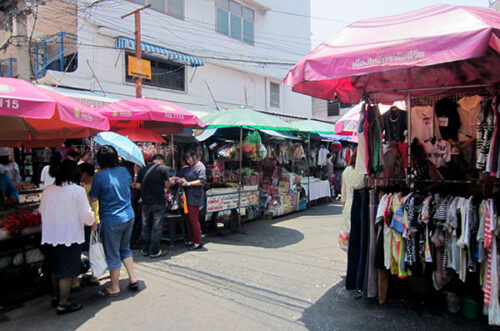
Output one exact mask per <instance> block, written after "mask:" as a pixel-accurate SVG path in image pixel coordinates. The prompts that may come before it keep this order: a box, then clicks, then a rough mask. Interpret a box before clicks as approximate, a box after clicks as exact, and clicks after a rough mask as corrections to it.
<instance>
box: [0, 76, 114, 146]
mask: <svg viewBox="0 0 500 331" xmlns="http://www.w3.org/2000/svg"><path fill="white" fill-rule="evenodd" d="M103 130H109V121H108V119H107V118H106V117H104V116H102V115H101V114H99V113H97V112H96V111H94V110H92V109H91V108H90V107H88V106H85V105H83V104H81V103H79V102H78V101H76V100H73V99H71V98H69V97H66V96H63V95H61V94H59V93H57V92H55V91H51V90H46V89H43V88H40V87H37V86H35V85H33V84H31V83H29V82H27V81H24V80H21V79H15V78H5V77H1V78H0V140H3V141H28V140H54V139H61V140H64V139H67V138H85V137H88V136H91V135H93V134H95V133H96V132H98V131H103Z"/></svg>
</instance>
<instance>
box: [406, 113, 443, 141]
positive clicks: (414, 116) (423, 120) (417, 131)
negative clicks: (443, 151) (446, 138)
mask: <svg viewBox="0 0 500 331" xmlns="http://www.w3.org/2000/svg"><path fill="white" fill-rule="evenodd" d="M435 128H438V125H437V120H436V116H434V108H433V107H432V106H415V107H412V108H411V140H412V141H413V138H415V137H416V138H418V141H420V142H424V141H425V140H427V139H431V138H432V137H437V138H441V134H440V133H439V130H435Z"/></svg>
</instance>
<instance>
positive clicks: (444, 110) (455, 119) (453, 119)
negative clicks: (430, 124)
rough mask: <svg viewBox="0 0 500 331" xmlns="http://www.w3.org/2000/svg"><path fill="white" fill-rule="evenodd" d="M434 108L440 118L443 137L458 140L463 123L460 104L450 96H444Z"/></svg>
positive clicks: (440, 130)
mask: <svg viewBox="0 0 500 331" xmlns="http://www.w3.org/2000/svg"><path fill="white" fill-rule="evenodd" d="M434 110H435V112H436V117H437V119H438V124H439V132H440V133H441V138H443V139H444V140H448V139H451V140H453V141H458V129H459V128H460V125H461V122H460V115H459V114H458V104H457V103H456V102H454V101H452V100H450V99H448V98H443V99H441V100H439V101H438V102H436V104H435V105H434ZM474 123H475V122H474Z"/></svg>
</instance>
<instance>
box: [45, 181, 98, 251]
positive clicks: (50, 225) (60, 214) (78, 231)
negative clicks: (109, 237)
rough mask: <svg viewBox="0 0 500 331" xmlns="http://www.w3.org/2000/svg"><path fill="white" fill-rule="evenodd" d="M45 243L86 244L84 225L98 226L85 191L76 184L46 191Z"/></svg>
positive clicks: (55, 186) (47, 188) (55, 187)
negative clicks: (95, 223)
mask: <svg viewBox="0 0 500 331" xmlns="http://www.w3.org/2000/svg"><path fill="white" fill-rule="evenodd" d="M40 213H41V214H42V244H50V245H53V246H56V245H66V246H71V245H72V244H74V243H77V244H81V243H83V242H84V241H85V234H84V228H83V226H84V225H92V224H94V213H93V212H92V210H91V209H90V204H89V200H88V199H87V194H86V193H85V189H84V188H83V187H81V186H78V185H76V184H65V185H63V186H57V185H49V186H47V187H46V188H45V189H44V190H43V192H42V200H41V202H40Z"/></svg>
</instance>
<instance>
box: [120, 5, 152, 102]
mask: <svg viewBox="0 0 500 331" xmlns="http://www.w3.org/2000/svg"><path fill="white" fill-rule="evenodd" d="M149 7H151V4H147V5H145V6H142V7H140V8H137V9H135V10H132V11H131V12H129V13H127V14H125V15H123V16H122V19H123V18H125V17H127V16H130V15H132V14H134V22H135V31H134V35H135V57H136V58H138V59H140V58H141V57H142V49H141V10H143V9H146V8H149ZM135 97H136V98H142V78H141V77H135Z"/></svg>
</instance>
